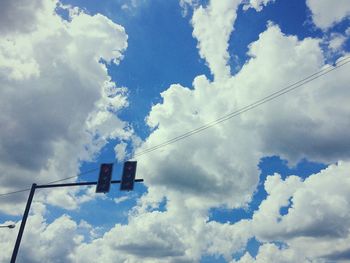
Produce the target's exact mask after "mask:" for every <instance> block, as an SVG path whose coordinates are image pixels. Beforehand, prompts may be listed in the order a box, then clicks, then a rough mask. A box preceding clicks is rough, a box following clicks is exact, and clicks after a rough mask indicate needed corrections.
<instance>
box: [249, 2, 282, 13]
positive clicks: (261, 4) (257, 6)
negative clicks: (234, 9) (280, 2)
mask: <svg viewBox="0 0 350 263" xmlns="http://www.w3.org/2000/svg"><path fill="white" fill-rule="evenodd" d="M275 1H276V0H249V1H248V3H246V4H245V5H244V6H243V9H244V10H247V9H248V8H254V9H255V10H256V11H261V10H262V9H263V7H264V6H267V5H268V4H269V3H270V2H275Z"/></svg>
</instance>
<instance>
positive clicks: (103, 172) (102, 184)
mask: <svg viewBox="0 0 350 263" xmlns="http://www.w3.org/2000/svg"><path fill="white" fill-rule="evenodd" d="M112 171H113V163H103V164H101V168H100V175H99V177H98V181H97V186H96V193H108V192H109V188H110V187H111V180H112Z"/></svg>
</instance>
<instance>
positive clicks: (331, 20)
mask: <svg viewBox="0 0 350 263" xmlns="http://www.w3.org/2000/svg"><path fill="white" fill-rule="evenodd" d="M306 3H307V5H308V7H309V8H310V10H311V13H312V20H313V22H314V23H315V25H316V26H318V27H319V28H321V29H324V30H326V29H328V28H330V27H331V26H333V25H334V24H336V23H338V22H340V21H342V20H343V19H345V18H347V17H349V15H350V6H349V2H348V1H347V0H338V1H337V2H336V3H335V2H334V1H332V0H307V1H306Z"/></svg>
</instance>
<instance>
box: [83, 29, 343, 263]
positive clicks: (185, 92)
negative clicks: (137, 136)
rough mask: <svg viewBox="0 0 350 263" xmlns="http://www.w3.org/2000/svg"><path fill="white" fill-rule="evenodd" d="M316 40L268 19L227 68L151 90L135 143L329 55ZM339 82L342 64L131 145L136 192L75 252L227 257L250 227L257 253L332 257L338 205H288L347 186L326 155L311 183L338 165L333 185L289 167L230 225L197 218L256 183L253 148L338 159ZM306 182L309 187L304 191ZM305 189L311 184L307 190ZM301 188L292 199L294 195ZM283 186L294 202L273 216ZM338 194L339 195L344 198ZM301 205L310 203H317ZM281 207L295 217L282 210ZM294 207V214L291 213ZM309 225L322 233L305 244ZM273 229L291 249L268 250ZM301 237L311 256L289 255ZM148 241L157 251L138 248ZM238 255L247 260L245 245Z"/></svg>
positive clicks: (229, 203)
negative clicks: (124, 210)
mask: <svg viewBox="0 0 350 263" xmlns="http://www.w3.org/2000/svg"><path fill="white" fill-rule="evenodd" d="M320 41H321V40H319V39H311V38H306V39H304V40H299V39H298V38H297V37H294V36H287V35H284V34H283V33H282V32H281V30H280V29H279V27H278V26H276V25H273V24H270V25H268V28H267V30H266V31H265V32H263V33H261V34H260V36H259V39H258V40H257V41H256V42H254V43H252V44H251V45H250V46H249V55H250V56H251V59H250V60H249V61H248V62H247V63H246V64H245V65H244V66H243V67H242V69H241V71H240V72H239V73H238V74H237V75H235V76H231V77H230V78H228V79H221V80H220V81H214V82H211V81H209V80H208V79H207V78H206V77H204V76H198V77H196V78H195V80H194V82H193V88H192V89H189V88H186V87H183V86H181V85H179V84H174V85H171V87H169V89H168V90H166V91H164V92H163V93H162V94H161V95H162V98H163V101H162V102H161V103H159V104H157V105H154V106H153V108H152V110H151V112H150V114H149V116H148V118H147V123H148V124H149V126H150V127H151V128H152V129H153V132H152V133H151V135H150V136H149V137H148V138H147V139H146V141H145V142H144V143H143V144H142V146H141V147H140V148H139V149H138V151H142V150H145V149H149V148H151V147H152V146H154V145H158V144H159V143H161V142H164V141H166V140H168V139H170V138H174V137H176V136H177V135H179V134H183V133H184V132H185V131H188V130H191V129H193V128H197V127H200V126H201V125H203V124H205V123H208V122H210V121H211V120H215V119H216V118H218V117H219V116H223V115H225V114H227V113H230V112H232V111H234V110H236V109H239V108H242V107H244V106H246V105H248V104H249V103H252V102H254V101H256V100H257V99H260V98H262V97H265V96H266V95H267V94H270V93H272V92H274V91H276V90H278V89H280V88H281V87H284V86H286V85H288V84H290V83H293V82H295V81H297V80H300V79H302V78H303V77H305V76H307V75H309V74H311V73H313V72H315V71H318V70H319V69H320V68H322V67H325V66H329V65H325V64H324V56H323V53H322V49H321V47H320V45H319V44H320ZM286 58H288V63H286ZM335 79H336V80H337V81H334V80H335ZM347 82H348V81H347V76H346V70H344V69H339V70H337V71H334V72H332V74H329V75H327V77H325V78H323V79H319V80H317V81H314V82H312V83H309V84H308V85H307V86H306V87H303V88H302V89H300V90H298V91H295V92H294V93H290V94H288V95H286V96H285V97H282V98H279V99H278V100H276V101H273V102H270V103H268V104H265V105H264V106H262V107H260V108H258V109H255V110H254V111H250V112H247V113H245V114H243V115H241V116H239V117H237V118H235V119H232V121H228V122H226V123H222V124H221V125H217V126H214V127H212V128H211V129H210V130H207V131H206V132H203V133H201V134H197V135H195V136H192V137H191V139H189V140H186V139H185V140H182V141H179V142H177V143H176V144H171V145H168V146H167V147H164V148H162V149H161V150H158V151H154V152H152V153H149V154H147V155H143V156H141V157H140V160H142V161H140V162H139V167H138V171H139V173H140V174H142V176H143V178H144V179H145V183H146V185H147V186H148V192H147V193H146V194H145V195H144V196H143V197H142V198H141V200H140V201H139V204H138V206H137V207H135V209H134V211H133V213H131V214H130V216H129V224H128V225H125V226H124V225H123V226H121V225H117V226H115V228H113V229H112V230H111V231H110V232H108V233H106V234H105V236H104V237H102V238H100V239H98V240H96V241H95V242H93V243H91V244H85V245H83V246H80V247H79V249H82V250H81V253H77V255H79V256H78V257H81V258H79V260H80V261H84V262H89V261H88V259H89V257H88V255H89V254H88V252H89V251H93V252H91V253H97V254H98V255H101V256H102V255H103V257H105V258H104V259H105V261H107V262H108V260H109V261H112V259H113V260H114V261H118V260H117V259H116V258H117V256H119V257H121V258H120V261H123V260H128V261H130V262H137V261H139V260H140V258H141V257H143V258H146V259H147V260H149V261H151V262H198V261H199V260H200V258H201V256H202V255H205V254H210V255H224V256H225V258H226V260H227V261H229V260H230V259H231V257H232V254H233V253H235V252H238V251H242V250H244V248H245V246H246V243H247V241H248V240H249V239H250V238H251V237H252V236H257V237H258V238H259V240H261V241H263V242H267V243H266V244H265V245H264V246H263V247H262V248H261V253H262V254H261V256H260V257H261V258H269V257H271V255H272V254H273V253H274V251H278V252H280V254H281V256H283V257H285V258H286V262H288V260H289V261H293V260H297V259H301V260H302V259H304V258H306V257H315V258H317V257H319V256H322V257H323V258H332V257H333V258H335V257H337V256H339V257H340V256H343V254H344V253H345V252H346V251H347V250H346V249H347V247H345V246H341V245H340V244H341V242H344V241H345V240H347V236H339V235H338V234H336V233H340V232H341V231H345V228H346V227H347V225H344V227H345V228H341V224H340V222H345V221H346V220H347V218H346V217H343V216H342V215H345V214H344V211H343V213H342V214H337V213H338V212H339V213H340V211H341V210H338V209H337V210H335V211H331V210H330V211H328V210H324V211H323V214H320V218H319V220H318V218H317V217H316V216H315V214H313V213H309V215H308V216H305V213H306V212H305V211H309V210H313V209H314V207H305V209H304V208H303V209H299V206H300V207H301V206H302V204H304V203H305V205H308V204H309V205H310V202H306V201H305V198H308V197H309V198H312V200H315V205H317V207H320V209H321V207H323V206H326V207H329V206H330V205H328V204H327V201H328V200H329V202H333V201H331V198H330V197H331V196H332V194H331V193H332V192H333V191H336V189H337V187H338V184H344V186H343V189H346V187H347V184H346V183H345V182H344V179H345V178H346V176H345V175H344V174H345V171H346V170H347V169H348V168H347V166H348V165H344V166H342V165H339V166H336V168H334V167H333V166H332V167H330V168H329V169H328V170H326V171H327V172H323V173H326V174H327V176H325V177H326V178H327V179H326V180H325V181H324V182H322V185H323V186H322V188H320V189H319V190H322V189H323V187H325V186H330V180H331V179H330V178H333V177H334V174H337V175H338V176H339V178H338V179H339V180H337V185H335V186H334V187H331V188H329V190H328V192H327V191H326V189H324V191H323V193H324V192H327V193H328V194H327V197H323V195H322V193H321V192H320V191H318V190H316V189H317V186H316V185H317V184H318V182H319V180H321V181H322V178H323V177H324V176H323V173H321V174H319V175H315V176H313V177H310V179H308V180H305V182H303V181H302V180H301V179H300V178H299V177H298V176H291V177H288V179H286V180H285V181H283V180H282V179H281V178H280V177H279V176H277V175H276V176H271V177H268V179H267V181H266V184H265V186H266V190H267V192H268V193H269V194H270V196H269V198H268V199H267V200H266V201H265V203H263V204H262V205H261V207H260V208H259V211H258V212H256V213H255V215H254V218H253V219H252V220H244V221H240V222H238V223H236V224H233V225H230V224H220V223H217V222H209V221H208V209H209V208H211V207H220V206H221V207H228V208H235V207H245V206H246V205H247V203H248V202H249V200H250V198H251V196H252V194H253V192H254V190H255V188H256V185H257V183H258V179H259V178H258V177H259V171H258V169H257V164H258V162H259V159H260V158H261V157H263V156H266V155H269V154H278V155H281V156H284V157H285V158H286V159H288V160H289V161H291V162H296V161H298V160H300V159H301V158H309V159H311V160H319V161H325V162H327V163H330V162H334V161H336V160H339V159H341V158H343V159H348V156H349V154H348V153H349V149H350V148H349V145H348V144H347V143H346V142H347V141H349V140H348V135H347V134H346V133H345V132H344V130H345V129H344V127H348V126H349V123H348V120H347V118H345V116H347V115H348V114H349V110H350V109H349V108H348V107H347V106H346V105H347V104H346V101H345V100H346V98H347V97H348V96H347V94H348V91H347V88H346V87H347ZM334 90H337V91H338V92H336V93H335V92H334ZM208 98H210V99H208ZM320 102H322V103H320ZM332 105H337V107H334V106H333V107H332ZM340 127H342V128H340ZM329 149H332V150H329ZM138 151H136V153H137V152H138ZM345 164H346V163H345ZM332 169H335V171H334V173H332V175H331V174H329V175H328V173H330V172H329V171H331V170H332ZM313 178H319V180H318V179H313ZM308 182H310V183H308ZM314 187H316V189H314V190H312V189H313V188H314ZM299 191H300V192H299ZM310 191H312V193H313V195H310V196H309V195H308V193H310ZM302 193H304V196H303V198H302V200H300V201H297V200H298V198H300V197H299V196H301V194H302ZM341 193H342V192H341ZM341 193H340V195H341ZM340 195H339V196H340ZM292 196H293V204H294V206H295V211H298V212H292V209H290V212H289V214H288V215H287V216H282V215H280V208H281V207H285V206H288V204H289V202H290V198H291V197H292ZM336 199H337V198H336ZM344 200H349V199H348V198H347V197H345V198H344ZM341 203H342V204H343V205H344V206H345V207H346V205H347V203H344V202H343V201H341V200H340V203H339V204H341ZM311 204H312V203H311ZM294 206H293V207H294ZM344 206H343V207H344ZM297 207H298V208H297ZM336 207H338V208H339V207H341V206H339V205H337V206H336ZM293 209H294V208H293ZM313 211H315V213H319V212H318V210H317V209H315V210H313ZM293 214H295V215H298V216H297V217H294V218H293V217H292V215H293ZM303 214H304V221H301V223H296V222H299V221H300V216H301V215H303ZM287 218H290V219H287ZM298 220H299V221H298ZM344 220H345V221H344ZM287 221H288V222H287ZM263 222H265V223H266V224H264V223H263ZM279 222H282V223H279ZM284 222H285V223H284ZM329 222H332V224H331V226H333V224H335V226H337V227H339V228H338V230H334V229H333V228H327V227H326V224H327V223H329ZM268 223H270V225H268ZM279 224H280V225H279ZM279 226H281V227H279ZM323 226H324V229H325V230H324V232H322V233H321V232H319V233H317V231H316V230H317V227H323ZM293 227H294V228H293ZM298 227H299V228H298ZM271 228H272V229H271ZM274 230H275V231H274ZM282 230H284V231H285V232H283V231H282ZM334 231H335V232H334ZM146 233H147V234H146ZM154 233H156V235H153V234H154ZM268 234H270V235H268ZM313 235H314V236H313ZM316 236H317V237H318V238H319V237H320V236H321V237H324V238H325V239H320V242H318V243H317V242H316V241H315V240H316V239H317V237H316ZM117 237H118V238H117ZM329 237H331V238H333V242H334V246H333V247H332V248H330V249H326V245H329V243H327V242H326V238H329ZM281 239H283V241H285V242H287V243H288V245H289V246H291V247H292V249H293V250H280V249H279V248H278V247H276V246H275V245H273V244H269V242H270V241H275V240H281ZM310 240H312V241H315V246H313V247H312V251H316V250H317V247H322V248H324V249H321V251H323V254H322V255H319V254H316V253H314V254H312V253H309V254H307V253H306V252H305V254H300V255H299V254H297V252H298V253H299V251H300V253H301V252H303V250H299V248H300V247H306V245H305V244H306V242H309V241H310ZM316 243H317V245H316ZM347 243H348V242H345V243H344V244H347ZM148 244H152V246H154V248H156V249H154V250H156V251H157V250H161V251H162V253H161V254H160V253H158V252H152V253H150V252H149V246H148ZM335 244H336V245H335ZM77 251H78V250H77ZM264 251H265V252H264ZM117 252H120V253H117ZM338 252H339V253H338ZM327 253H328V254H327ZM336 253H338V254H336ZM341 253H343V254H341ZM105 255H108V257H107V256H105ZM244 259H247V260H248V259H249V255H248V254H247V255H246V256H245V257H244ZM242 260H243V259H242ZM251 260H253V259H252V258H251ZM248 262H249V261H248Z"/></svg>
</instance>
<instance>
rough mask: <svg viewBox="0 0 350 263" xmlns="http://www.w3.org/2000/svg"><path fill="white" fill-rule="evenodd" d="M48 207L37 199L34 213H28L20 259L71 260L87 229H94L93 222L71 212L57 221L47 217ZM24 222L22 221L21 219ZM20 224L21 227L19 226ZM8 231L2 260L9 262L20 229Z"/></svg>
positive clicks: (3, 238) (32, 262)
mask: <svg viewBox="0 0 350 263" xmlns="http://www.w3.org/2000/svg"><path fill="white" fill-rule="evenodd" d="M46 212H47V210H46V208H45V206H43V205H42V204H41V203H37V202H35V203H33V206H32V213H31V216H29V217H28V221H27V225H26V230H25V233H24V235H23V239H22V242H21V246H20V250H19V253H18V256H17V261H18V262H29V263H35V262H42V261H43V259H45V261H46V262H71V261H70V257H71V254H72V252H73V250H74V248H75V247H76V246H77V245H78V244H80V243H81V242H83V240H84V235H83V233H88V232H89V231H90V226H89V225H86V224H84V223H83V224H77V223H76V222H75V221H73V220H72V219H71V218H70V217H69V216H67V215H62V216H60V217H59V218H57V219H55V220H54V221H53V222H51V223H48V222H47V221H46V219H45V214H46ZM17 225H18V226H19V225H20V222H18V223H17ZM18 229H19V227H18V228H17V230H18ZM15 232H16V233H15V234H14V233H13V232H12V231H4V232H3V233H2V234H1V236H0V244H1V248H2V251H1V254H0V262H9V261H10V257H11V255H12V250H13V244H14V243H15V238H16V234H17V231H15Z"/></svg>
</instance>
